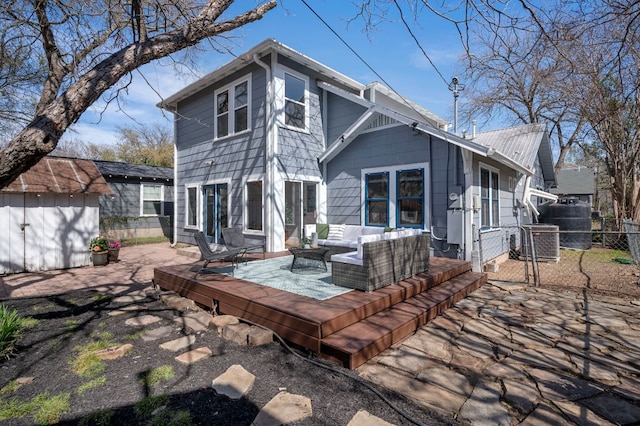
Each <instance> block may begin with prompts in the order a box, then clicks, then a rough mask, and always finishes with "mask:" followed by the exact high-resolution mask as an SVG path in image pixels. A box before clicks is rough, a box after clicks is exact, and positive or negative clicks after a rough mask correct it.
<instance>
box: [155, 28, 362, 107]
mask: <svg viewBox="0 0 640 426" xmlns="http://www.w3.org/2000/svg"><path fill="white" fill-rule="evenodd" d="M270 52H277V53H279V54H280V55H283V56H286V57H288V58H291V59H292V60H294V61H295V62H297V63H299V64H302V65H304V66H306V67H308V68H310V69H312V70H314V71H316V72H317V73H319V74H321V75H323V76H326V77H327V79H328V81H334V82H337V83H339V84H341V85H343V86H345V87H347V88H349V89H350V90H353V91H357V92H360V91H363V90H365V89H366V86H365V85H363V84H362V83H359V82H357V81H356V80H354V79H352V78H350V77H347V76H346V75H344V74H342V73H339V72H338V71H335V70H333V69H332V68H329V67H327V66H325V65H323V64H321V63H320V62H318V61H316V60H314V59H311V58H310V57H308V56H306V55H303V54H302V53H300V52H297V51H295V50H293V49H291V48H290V47H288V46H285V45H284V44H282V43H280V42H279V41H276V40H274V39H266V40H264V41H263V42H262V43H260V44H258V45H256V46H254V47H253V48H251V49H250V50H248V51H247V52H245V53H243V54H241V55H239V56H238V57H237V58H236V59H234V60H232V61H231V62H228V63H227V64H225V65H223V66H221V67H219V68H217V69H215V70H213V71H212V72H210V73H209V74H207V75H205V76H204V77H202V78H200V79H198V80H197V81H195V82H193V83H191V84H189V85H188V86H187V87H185V88H184V89H182V90H180V91H178V92H176V93H174V94H173V95H171V96H169V97H168V98H166V99H164V100H163V101H161V102H159V103H158V104H157V105H156V106H158V107H159V108H164V109H167V110H169V111H175V109H176V107H177V105H178V102H180V101H182V100H184V99H186V98H188V97H189V96H191V95H193V94H195V93H198V92H199V91H201V90H203V89H205V88H207V87H209V86H211V85H212V84H214V83H215V82H216V81H218V80H220V79H222V78H224V77H226V76H228V75H230V74H233V73H234V72H236V71H238V70H239V69H241V68H244V67H246V66H247V65H248V64H250V63H253V62H255V61H254V55H258V56H264V55H266V54H268V53H270Z"/></svg>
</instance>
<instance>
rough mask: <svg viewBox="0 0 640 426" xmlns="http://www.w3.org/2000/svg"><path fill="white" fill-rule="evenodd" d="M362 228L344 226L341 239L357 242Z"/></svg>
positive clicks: (358, 226)
mask: <svg viewBox="0 0 640 426" xmlns="http://www.w3.org/2000/svg"><path fill="white" fill-rule="evenodd" d="M362 228H363V226H360V225H345V227H344V233H343V235H342V239H343V240H349V241H356V242H357V241H358V237H359V236H360V235H362Z"/></svg>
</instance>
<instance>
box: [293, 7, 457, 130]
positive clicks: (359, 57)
mask: <svg viewBox="0 0 640 426" xmlns="http://www.w3.org/2000/svg"><path fill="white" fill-rule="evenodd" d="M300 1H301V2H302V3H303V4H304V5H305V6H306V7H307V8H308V9H309V10H310V11H311V13H313V14H314V15H315V16H316V17H317V18H318V19H319V20H320V22H322V23H323V24H324V26H326V27H327V28H328V29H329V31H331V32H332V33H333V34H334V35H335V36H336V37H337V38H338V40H340V41H341V42H342V44H344V45H345V46H346V47H347V49H349V50H350V51H351V52H352V53H353V54H354V55H355V56H356V57H357V58H358V59H359V60H360V61H361V62H362V63H363V64H365V66H366V67H367V68H369V69H370V70H371V72H373V73H374V74H375V75H376V77H378V78H379V79H380V81H382V82H383V83H384V84H385V85H386V86H387V87H388V88H389V89H390V90H391V91H392V92H393V93H395V94H396V95H397V96H398V97H399V98H400V99H402V100H403V101H404V102H405V103H406V105H407V106H409V107H410V108H411V109H412V110H413V111H415V112H416V113H417V114H418V115H419V116H420V117H422V118H424V119H425V120H426V121H428V118H427V117H425V116H424V115H422V114H421V113H420V111H418V110H416V109H415V107H414V106H413V103H412V102H410V101H409V100H408V99H406V98H405V97H404V96H402V95H401V94H400V93H398V92H397V91H396V90H395V89H394V88H393V86H391V85H390V84H389V83H388V82H387V81H386V80H385V79H384V77H382V76H381V75H380V74H379V73H378V72H377V71H376V70H375V69H373V67H372V66H371V65H370V64H369V63H368V62H367V61H366V60H365V59H364V58H363V57H362V56H360V55H359V54H358V52H356V51H355V49H354V48H352V47H351V45H349V43H348V42H347V41H346V40H345V39H343V38H342V36H340V34H338V33H337V32H336V31H335V30H334V29H333V28H332V27H331V25H329V23H327V21H325V20H324V19H323V18H322V17H321V16H320V15H319V14H318V13H317V12H316V11H315V10H314V9H313V8H312V7H311V6H310V5H309V4H308V3H307V2H306V0H300ZM394 3H395V4H396V6H397V7H398V10H399V12H400V17H401V19H402V22H403V23H404V25H405V28H406V29H407V30H408V31H409V34H411V37H413V39H414V41H415V42H416V44H417V45H418V47H419V48H420V50H421V51H422V53H423V55H424V56H425V57H426V58H427V60H428V61H429V63H430V64H431V66H432V67H433V68H434V69H435V70H436V72H437V73H438V75H439V76H440V78H441V79H442V81H444V83H445V84H448V82H447V80H446V79H445V78H444V76H443V75H442V73H440V70H438V68H437V67H436V66H435V64H434V63H433V61H432V60H431V58H429V55H427V53H426V51H425V50H424V49H423V48H422V46H421V45H420V42H419V41H418V39H417V37H416V36H415V35H414V33H413V32H412V31H411V29H410V28H409V25H408V24H407V22H406V21H405V20H404V16H403V14H402V10H401V9H400V6H399V5H398V4H397V3H396V1H395V0H394Z"/></svg>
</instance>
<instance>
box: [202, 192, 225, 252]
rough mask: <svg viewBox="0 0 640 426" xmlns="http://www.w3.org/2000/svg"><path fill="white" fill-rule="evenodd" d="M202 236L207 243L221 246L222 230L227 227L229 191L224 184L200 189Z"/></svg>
mask: <svg viewBox="0 0 640 426" xmlns="http://www.w3.org/2000/svg"><path fill="white" fill-rule="evenodd" d="M202 192H203V197H202V198H203V201H204V206H203V209H202V211H203V214H204V221H203V223H204V230H203V231H204V234H205V236H206V237H207V240H208V241H209V242H213V243H216V244H222V243H223V240H222V228H226V227H227V226H229V213H228V211H229V209H228V206H229V193H228V192H229V191H228V186H227V184H226V183H219V184H215V185H206V186H203V187H202Z"/></svg>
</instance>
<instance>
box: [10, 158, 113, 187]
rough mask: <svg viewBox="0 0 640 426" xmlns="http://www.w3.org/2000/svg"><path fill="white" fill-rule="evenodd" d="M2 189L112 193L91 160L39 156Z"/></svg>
mask: <svg viewBox="0 0 640 426" xmlns="http://www.w3.org/2000/svg"><path fill="white" fill-rule="evenodd" d="M2 191H3V192H13V193H16V192H20V193H22V192H31V193H33V192H54V193H58V194H82V193H94V194H107V195H113V192H112V191H111V188H110V187H109V184H108V183H107V181H105V180H104V177H102V174H101V173H100V171H99V170H98V168H97V167H96V165H95V164H94V162H93V161H91V160H79V159H74V158H57V157H45V158H43V159H42V160H40V162H38V164H36V165H35V166H33V167H31V168H30V169H29V170H27V171H26V172H24V173H22V174H21V175H20V176H18V177H17V178H16V180H14V181H13V182H11V183H10V184H9V185H8V186H7V187H5V188H3V189H2Z"/></svg>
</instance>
